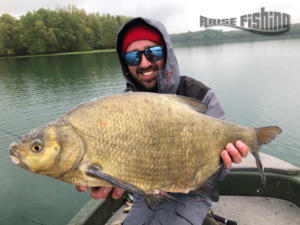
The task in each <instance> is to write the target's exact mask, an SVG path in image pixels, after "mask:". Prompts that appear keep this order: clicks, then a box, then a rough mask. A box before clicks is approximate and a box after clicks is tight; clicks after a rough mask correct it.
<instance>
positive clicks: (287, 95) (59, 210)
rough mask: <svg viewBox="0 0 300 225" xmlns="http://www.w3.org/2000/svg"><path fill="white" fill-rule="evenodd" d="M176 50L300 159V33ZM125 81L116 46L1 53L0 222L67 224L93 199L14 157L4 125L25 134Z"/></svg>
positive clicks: (247, 121)
mask: <svg viewBox="0 0 300 225" xmlns="http://www.w3.org/2000/svg"><path fill="white" fill-rule="evenodd" d="M176 54H177V57H178V62H179V65H180V71H181V74H185V75H189V76H192V77H194V78H196V79H198V80H200V81H202V82H204V83H206V84H207V85H209V86H211V87H212V88H213V89H214V90H215V91H216V93H217V96H218V98H219V100H220V102H221V105H222V107H223V108H224V110H225V112H226V113H227V119H228V120H231V121H233V122H236V123H239V124H243V125H247V126H268V125H279V126H280V127H282V128H283V130H284V133H283V134H282V135H280V136H279V137H278V138H277V139H276V140H275V141H274V142H272V143H271V144H269V145H267V146H264V147H263V149H262V150H263V151H264V152H267V153H269V154H272V155H275V156H277V157H279V158H282V159H285V160H287V161H289V162H292V163H294V164H296V165H298V166H300V137H299V129H300V120H299V114H300V101H299V98H300V85H299V84H300V78H299V71H300V64H299V62H298V60H299V58H300V40H281V41H264V42H253V43H233V44H224V45H215V46H208V47H205V46H201V47H191V48H177V49H176ZM124 88H125V85H124V79H123V77H122V75H121V69H120V65H119V62H118V60H117V56H116V54H115V53H98V54H86V55H67V56H51V57H35V58H23V59H0V108H1V110H0V118H1V119H0V180H1V189H0V199H1V205H0V224H16V225H17V224H28V225H29V224H36V223H39V224H45V225H50V224H53V225H59V224H66V223H67V222H68V221H69V220H70V219H71V217H72V216H73V215H74V214H75V213H76V212H77V211H78V210H79V209H80V208H81V207H82V205H83V204H84V203H85V202H87V201H88V200H89V199H90V198H89V195H88V194H87V193H86V194H82V193H78V192H76V191H75V189H74V187H73V186H72V185H70V184H66V183H63V182H60V181H57V180H55V179H50V178H48V177H45V176H37V175H33V174H31V173H29V172H26V171H25V170H23V169H20V168H18V167H17V166H15V165H13V164H12V162H11V160H10V158H9V156H8V151H7V149H8V146H9V144H10V143H11V142H12V141H14V140H16V137H14V136H13V135H10V134H8V133H5V132H3V131H2V130H6V131H8V132H10V133H14V134H16V135H19V136H20V135H23V134H24V133H26V132H28V131H29V130H31V129H32V128H35V127H38V126H40V125H41V124H45V123H47V122H49V121H51V120H53V119H55V118H57V117H58V116H59V115H61V114H63V113H65V112H67V111H68V110H70V109H71V108H73V107H74V106H76V105H78V104H79V103H81V102H84V101H87V100H90V99H93V98H96V97H99V96H103V95H107V94H111V93H116V92H121V91H123V90H124ZM53 215H55V216H53Z"/></svg>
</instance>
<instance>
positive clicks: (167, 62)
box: [76, 18, 248, 225]
mask: <svg viewBox="0 0 300 225" xmlns="http://www.w3.org/2000/svg"><path fill="white" fill-rule="evenodd" d="M116 49H117V53H118V56H119V60H120V63H121V67H122V71H123V75H124V77H125V80H126V87H127V88H126V91H148V92H157V93H169V94H178V95H185V96H188V97H193V98H197V99H199V100H201V101H202V102H204V103H205V104H207V106H208V107H207V110H206V112H205V113H206V114H207V115H209V116H213V117H216V118H219V119H224V118H225V115H224V112H223V110H222V108H221V106H220V104H219V102H218V101H217V98H216V96H215V93H214V92H213V90H212V89H210V88H208V87H207V86H205V85H204V84H202V83H201V82H199V81H196V80H194V79H192V78H189V77H186V76H182V77H180V75H179V69H178V64H177V60H176V57H175V54H174V51H173V47H172V44H171V41H170V38H169V35H168V33H167V31H166V29H165V27H164V26H163V25H162V24H161V23H159V22H156V21H153V20H150V19H145V18H135V19H133V20H131V21H129V22H128V23H127V24H125V25H124V26H123V27H122V28H121V30H120V32H119V34H118V36H117V43H116ZM234 144H235V145H233V144H232V143H228V144H227V145H226V148H225V149H224V150H223V151H222V152H221V158H222V160H223V162H224V167H225V168H226V169H229V168H230V167H231V163H232V162H235V163H240V162H241V161H242V157H246V155H247V153H248V147H247V146H246V145H245V144H244V143H243V142H241V141H237V142H236V143H234ZM76 189H77V190H78V191H88V187H82V186H77V187H76ZM111 191H112V197H113V198H116V199H117V198H120V197H121V196H122V194H123V190H122V189H120V188H114V189H112V188H108V187H99V188H91V192H90V194H91V197H92V198H95V199H99V198H106V197H107V195H108V194H109V193H110V192H111ZM175 196H176V198H177V199H178V200H179V201H180V202H183V203H184V205H185V206H183V205H181V204H178V203H176V202H170V201H162V202H161V203H160V204H159V205H158V206H157V208H156V210H155V211H151V210H149V209H148V208H147V207H146V205H145V203H144V199H143V196H138V195H136V196H135V198H134V204H133V206H132V208H131V211H130V213H129V215H128V216H127V218H126V220H125V222H124V225H128V224H133V225H138V224H140V225H142V224H147V225H148V224H149V225H150V224H153V225H154V224H172V225H176V224H178V225H179V224H180V225H185V224H202V221H203V219H204V218H205V216H206V215H207V212H208V210H209V208H210V201H209V200H207V198H206V196H199V195H197V194H194V193H193V192H190V193H189V194H181V193H178V194H175Z"/></svg>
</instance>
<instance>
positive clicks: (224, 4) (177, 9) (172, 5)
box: [0, 0, 300, 34]
mask: <svg viewBox="0 0 300 225" xmlns="http://www.w3.org/2000/svg"><path fill="white" fill-rule="evenodd" d="M68 5H75V6H76V7H77V8H78V9H84V10H85V11H86V12H87V13H92V12H99V13H100V14H104V13H110V14H112V15H124V16H130V17H137V16H143V17H148V18H152V19H155V20H158V21H160V22H162V23H163V24H164V25H165V26H166V28H167V30H168V32H169V33H171V34H173V33H182V32H187V31H199V30H203V28H201V27H200V15H201V16H205V17H208V18H214V19H225V18H232V17H237V18H239V17H240V16H241V15H245V14H249V13H255V12H260V9H261V7H265V11H277V12H281V13H287V14H289V15H290V16H291V23H300V1H299V0H248V1H245V0H226V1H221V0H106V1H104V0H0V15H1V14H3V13H8V14H10V15H11V16H14V17H16V18H19V17H20V16H21V15H25V14H26V13H27V12H28V11H36V10H38V9H39V8H46V9H51V10H56V9H60V8H64V7H67V6H68ZM216 29H223V28H222V27H217V28H216ZM223 30H226V29H223Z"/></svg>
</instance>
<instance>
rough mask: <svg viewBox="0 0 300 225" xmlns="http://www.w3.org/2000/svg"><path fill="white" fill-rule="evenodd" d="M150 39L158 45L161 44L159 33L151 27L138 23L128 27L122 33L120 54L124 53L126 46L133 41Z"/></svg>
mask: <svg viewBox="0 0 300 225" xmlns="http://www.w3.org/2000/svg"><path fill="white" fill-rule="evenodd" d="M138 40H150V41H153V42H155V43H157V44H159V45H163V43H164V42H163V40H162V38H161V36H160V33H159V32H158V31H157V30H156V29H154V28H153V27H150V26H147V25H138V26H135V27H132V28H130V29H129V30H128V31H127V32H126V33H125V35H124V39H123V44H122V54H124V53H126V50H127V47H128V46H129V45H130V44H131V43H132V42H134V41H138Z"/></svg>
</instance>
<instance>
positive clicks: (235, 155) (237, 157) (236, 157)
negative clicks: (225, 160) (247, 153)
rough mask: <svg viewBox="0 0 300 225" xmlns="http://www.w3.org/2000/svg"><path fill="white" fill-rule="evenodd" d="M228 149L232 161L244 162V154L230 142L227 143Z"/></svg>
mask: <svg viewBox="0 0 300 225" xmlns="http://www.w3.org/2000/svg"><path fill="white" fill-rule="evenodd" d="M226 150H227V151H228V153H229V155H230V157H231V159H232V162H234V163H241V162H242V156H241V154H240V152H239V151H238V150H237V149H236V148H235V147H234V145H233V144H232V143H228V144H227V145H226Z"/></svg>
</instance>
